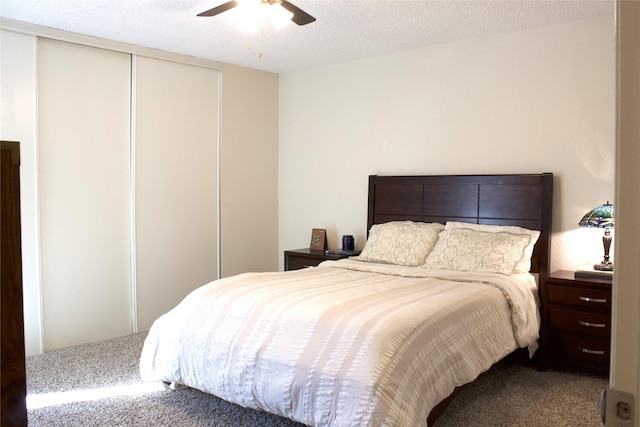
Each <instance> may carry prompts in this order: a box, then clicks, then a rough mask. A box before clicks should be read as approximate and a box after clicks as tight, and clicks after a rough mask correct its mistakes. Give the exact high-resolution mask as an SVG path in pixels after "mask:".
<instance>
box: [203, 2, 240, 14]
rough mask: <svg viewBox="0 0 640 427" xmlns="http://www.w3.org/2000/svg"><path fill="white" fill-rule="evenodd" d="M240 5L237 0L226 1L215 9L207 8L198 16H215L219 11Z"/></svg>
mask: <svg viewBox="0 0 640 427" xmlns="http://www.w3.org/2000/svg"><path fill="white" fill-rule="evenodd" d="M237 5H238V2H237V1H236V0H231V1H228V2H226V3H222V4H221V5H220V6H216V7H214V8H213V9H209V10H205V11H204V12H202V13H199V14H198V16H215V15H217V14H219V13H222V12H226V11H227V10H229V9H233V8H234V7H236V6H237Z"/></svg>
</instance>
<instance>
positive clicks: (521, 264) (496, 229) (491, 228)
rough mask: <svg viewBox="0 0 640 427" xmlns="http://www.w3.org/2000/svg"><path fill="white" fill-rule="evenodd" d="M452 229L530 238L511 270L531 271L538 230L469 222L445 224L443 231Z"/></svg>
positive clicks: (515, 271)
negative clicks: (521, 235)
mask: <svg viewBox="0 0 640 427" xmlns="http://www.w3.org/2000/svg"><path fill="white" fill-rule="evenodd" d="M453 228H468V229H471V230H477V231H486V232H488V233H512V234H526V235H527V236H529V237H530V238H531V241H530V242H529V244H528V245H527V247H526V248H525V249H524V254H523V256H522V258H520V260H519V261H518V262H517V263H516V266H515V268H514V269H513V272H514V273H528V272H529V271H530V270H531V257H532V256H533V248H534V246H535V245H536V242H537V241H538V237H540V232H539V231H538V230H530V229H528V228H524V227H517V226H515V225H488V224H472V223H469V222H455V221H449V222H447V224H446V226H445V229H446V230H450V229H453Z"/></svg>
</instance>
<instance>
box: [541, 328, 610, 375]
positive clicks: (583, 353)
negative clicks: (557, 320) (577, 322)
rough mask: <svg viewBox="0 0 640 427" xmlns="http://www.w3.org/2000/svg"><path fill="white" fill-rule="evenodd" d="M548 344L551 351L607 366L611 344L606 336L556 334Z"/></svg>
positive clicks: (606, 367) (605, 367)
mask: <svg viewBox="0 0 640 427" xmlns="http://www.w3.org/2000/svg"><path fill="white" fill-rule="evenodd" d="M550 344H551V352H552V353H555V354H557V355H562V356H564V357H569V358H572V359H578V360H582V361H585V362H590V363H594V364H598V365H601V366H602V367H603V368H604V369H608V368H609V355H610V352H611V344H610V343H609V339H607V338H599V337H587V336H584V335H572V334H556V335H554V337H553V338H552V340H551V343H550Z"/></svg>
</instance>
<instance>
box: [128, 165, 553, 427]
mask: <svg viewBox="0 0 640 427" xmlns="http://www.w3.org/2000/svg"><path fill="white" fill-rule="evenodd" d="M552 192H553V175H552V174H550V173H544V174H524V175H437V176H370V177H369V196H368V197H369V198H368V215H367V230H368V233H369V234H368V239H367V243H366V244H365V247H364V248H363V251H362V253H361V254H360V256H358V257H352V258H350V259H344V260H340V261H326V262H324V263H322V264H321V265H320V266H318V267H317V268H312V269H303V270H293V271H287V272H269V273H245V274H240V275H237V276H233V277H229V278H223V279H220V280H217V281H214V282H211V283H209V284H206V285H204V286H202V287H200V288H198V289H197V290H195V291H193V292H192V293H191V294H189V295H188V296H187V297H186V298H185V299H184V300H183V301H182V302H181V303H180V304H179V305H178V306H176V307H175V308H174V309H172V310H171V311H170V312H168V313H166V314H165V315H163V316H161V317H160V318H159V319H157V320H156V321H155V322H154V324H153V326H152V328H151V330H150V331H149V335H148V337H147V339H146V341H145V344H144V348H143V351H142V355H141V358H140V371H141V375H142V377H143V379H145V380H150V381H162V382H164V383H165V384H168V385H170V386H171V387H173V388H179V387H181V386H187V387H192V388H196V389H199V390H202V391H204V392H207V393H211V394H214V395H216V396H218V397H221V398H223V399H225V400H228V401H230V402H233V403H236V404H239V405H242V406H245V407H250V408H254V409H257V410H262V411H267V412H270V413H273V414H276V415H280V416H283V417H287V418H290V419H292V420H295V421H298V422H300V423H302V424H305V425H310V426H402V427H410V426H424V425H425V424H428V425H432V424H433V422H434V421H435V419H437V416H438V415H439V414H440V413H441V412H442V410H443V409H444V408H445V407H446V405H447V404H448V402H449V401H450V400H451V398H452V396H454V395H455V393H456V391H457V390H459V389H460V387H462V386H464V385H465V384H468V383H470V382H472V381H473V380H474V379H475V378H476V377H477V376H478V375H479V374H480V373H482V372H484V371H486V370H487V369H489V368H490V367H491V365H493V364H494V363H496V362H497V361H499V360H500V359H502V358H503V357H505V356H506V355H508V354H510V353H511V352H513V351H516V350H518V349H520V348H527V349H528V350H529V354H530V355H533V353H534V352H535V350H536V348H537V340H538V330H539V321H540V319H539V314H538V309H537V302H536V301H537V281H539V280H543V279H544V277H546V276H547V275H548V273H549V242H550V239H549V237H550V232H551V209H552Z"/></svg>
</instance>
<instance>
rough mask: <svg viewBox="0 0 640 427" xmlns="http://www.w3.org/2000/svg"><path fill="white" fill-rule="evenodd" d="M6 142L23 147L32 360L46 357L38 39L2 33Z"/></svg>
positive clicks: (0, 96)
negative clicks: (40, 221) (39, 355)
mask: <svg viewBox="0 0 640 427" xmlns="http://www.w3.org/2000/svg"><path fill="white" fill-rule="evenodd" d="M0 52H1V54H0V91H1V92H0V139H3V140H6V141H19V142H20V160H21V165H20V185H21V189H22V191H21V194H20V209H21V216H22V218H21V221H22V224H21V225H22V282H23V293H24V295H23V300H24V315H25V324H24V327H25V347H26V349H27V354H35V353H40V352H42V330H41V328H42V313H41V308H40V302H41V298H40V263H39V256H38V254H39V242H38V198H37V193H36V192H35V191H29V190H27V191H24V189H34V188H36V186H37V184H36V183H37V181H38V173H37V161H38V158H37V148H36V59H35V58H36V38H35V37H34V36H31V35H25V34H18V33H14V32H11V31H5V30H0Z"/></svg>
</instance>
